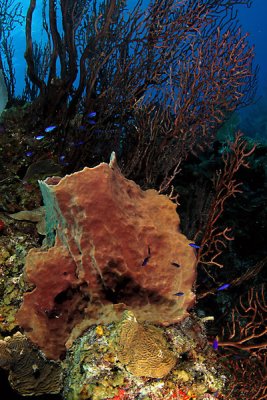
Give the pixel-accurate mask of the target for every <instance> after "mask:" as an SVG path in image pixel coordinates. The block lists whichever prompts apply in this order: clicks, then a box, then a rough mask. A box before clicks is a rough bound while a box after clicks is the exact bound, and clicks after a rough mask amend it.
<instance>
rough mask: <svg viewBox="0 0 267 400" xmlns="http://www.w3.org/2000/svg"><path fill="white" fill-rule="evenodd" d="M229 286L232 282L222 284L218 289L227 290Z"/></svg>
mask: <svg viewBox="0 0 267 400" xmlns="http://www.w3.org/2000/svg"><path fill="white" fill-rule="evenodd" d="M229 286H230V283H225V284H224V285H222V286H220V287H218V289H217V290H225V289H228V288H229Z"/></svg>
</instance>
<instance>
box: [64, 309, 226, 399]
mask: <svg viewBox="0 0 267 400" xmlns="http://www.w3.org/2000/svg"><path fill="white" fill-rule="evenodd" d="M127 317H128V320H130V325H128V328H129V330H128V332H129V336H130V337H131V336H133V335H134V333H135V331H136V326H135V324H136V322H135V321H134V318H135V316H134V315H133V314H132V312H126V314H125V315H124V316H123V318H122V320H121V321H120V322H118V323H112V324H109V325H105V326H103V325H98V326H92V327H91V328H89V330H88V331H87V332H86V333H85V334H84V335H83V336H81V337H80V338H78V339H77V340H76V341H75V342H74V344H73V346H72V348H71V349H70V350H68V351H67V357H66V359H65V361H64V368H65V370H66V371H67V372H66V375H65V379H64V393H63V397H64V399H65V400H85V399H88V398H90V399H91V400H104V399H105V400H107V399H110V400H111V399H114V400H115V399H116V400H119V399H123V400H156V399H157V400H159V399H164V400H167V399H180V400H181V399H183V400H189V399H190V400H191V399H198V400H200V399H205V398H209V399H215V397H216V399H219V398H221V394H222V391H223V390H224V387H225V383H226V380H227V378H226V376H225V374H224V370H223V369H222V368H221V367H220V366H219V365H218V363H217V359H216V355H215V354H214V352H213V351H212V349H211V347H210V346H209V345H208V343H207V340H206V338H205V330H204V327H203V324H202V322H201V321H200V320H197V319H196V318H194V317H187V318H186V319H185V320H184V321H182V322H181V323H179V324H176V325H175V326H171V327H168V328H166V327H158V328H155V327H151V328H155V329H157V334H156V336H157V337H158V338H159V340H160V342H161V343H162V338H163V337H165V338H166V339H164V345H163V348H164V350H163V351H164V352H165V349H166V347H165V346H166V344H168V346H169V348H170V350H168V351H169V352H172V354H175V355H176V357H177V363H176V365H174V366H173V368H172V369H171V370H169V373H168V374H166V375H165V376H164V377H163V376H161V377H160V378H159V377H157V378H156V377H155V378H149V377H145V376H144V375H143V376H136V374H135V373H132V371H130V369H129V364H128V365H125V362H124V360H122V359H121V349H120V348H118V347H117V345H114V343H115V344H116V342H117V340H118V336H119V337H120V335H121V329H122V327H123V325H125V323H127ZM132 322H134V323H132ZM192 327H194V329H193V331H194V335H193V336H192ZM139 329H140V327H139ZM146 333H147V334H148V333H149V329H148V330H147V331H146ZM150 334H151V340H152V337H153V335H154V339H156V338H155V332H154V331H153V330H152V329H151V330H150ZM140 341H142V337H141V336H140ZM155 343H157V340H156V341H154V343H153V345H154V346H155ZM127 344H128V343H127V341H126V343H125V346H126V345H127ZM157 344H158V349H159V347H160V346H161V344H160V343H157ZM136 345H137V347H138V346H139V345H138V343H137V344H136ZM149 345H150V344H149ZM139 348H141V346H140V347H139ZM181 349H183V350H184V352H183V353H182V354H181V353H179V352H178V351H180V350H181ZM131 350H132V352H134V351H135V350H134V349H133V348H131ZM125 352H126V353H127V349H126V348H125ZM140 355H141V354H140ZM151 355H152V353H150V352H149V351H148V350H147V349H145V348H143V355H141V356H142V357H143V360H144V358H145V357H146V356H148V358H147V360H146V361H145V362H144V364H143V368H144V369H143V371H144V372H145V369H146V368H147V366H148V364H149V362H152V364H153V363H154V357H152V358H151ZM154 356H155V354H154ZM160 363H161V361H159V368H160ZM137 364H138V361H137ZM152 371H154V368H152ZM134 372H135V371H134ZM213 394H214V397H213Z"/></svg>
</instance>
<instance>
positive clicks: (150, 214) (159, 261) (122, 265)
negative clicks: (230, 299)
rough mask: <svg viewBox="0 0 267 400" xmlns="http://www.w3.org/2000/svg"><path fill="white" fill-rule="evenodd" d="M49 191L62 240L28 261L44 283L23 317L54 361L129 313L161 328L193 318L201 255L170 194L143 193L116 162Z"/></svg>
mask: <svg viewBox="0 0 267 400" xmlns="http://www.w3.org/2000/svg"><path fill="white" fill-rule="evenodd" d="M40 186H41V190H42V194H43V198H44V203H45V207H46V230H47V240H48V243H49V241H50V242H51V241H52V238H53V235H54V231H56V240H55V244H54V246H53V247H51V248H49V249H48V250H40V249H32V250H31V251H30V252H29V254H28V256H27V259H26V268H25V272H26V280H27V282H28V283H30V284H33V285H34V286H35V287H34V289H33V290H32V291H31V292H27V293H25V295H24V301H23V304H22V306H21V309H20V310H19V312H18V314H17V321H18V323H19V324H20V325H21V326H22V327H23V328H24V330H25V333H26V335H27V336H28V338H30V339H31V340H32V341H33V342H34V343H36V344H37V345H39V347H40V348H41V349H42V350H43V351H44V352H45V354H46V356H48V357H49V358H52V359H58V358H59V357H61V356H62V355H63V354H64V350H65V344H66V342H68V346H70V345H71V343H72V340H73V339H74V338H75V337H78V336H79V335H80V334H81V333H82V331H83V330H84V329H85V328H86V327H88V326H91V325H92V324H95V323H97V324H99V323H109V322H112V321H114V320H118V319H119V318H120V313H119V312H118V311H120V310H123V309H126V308H127V309H128V310H130V311H133V312H134V313H135V315H136V317H137V319H138V320H139V321H140V322H142V321H147V322H152V323H156V324H161V325H169V324H172V323H175V322H178V321H181V320H183V319H184V318H185V317H186V316H187V315H188V309H189V308H190V307H191V306H192V305H193V304H194V299H195V295H194V293H193V292H192V286H193V283H194V281H195V275H196V271H195V259H196V258H195V253H194V249H192V248H191V247H190V246H189V240H188V239H187V238H186V237H185V236H184V235H182V234H181V233H180V231H179V222H180V221H179V217H178V215H177V213H176V205H175V204H173V203H172V202H171V201H170V200H169V199H168V197H166V196H164V195H159V194H158V193H157V192H156V191H155V190H146V191H142V190H141V188H140V187H139V186H138V185H136V184H135V183H134V182H133V181H130V180H127V179H125V178H124V177H123V175H122V174H121V172H120V171H119V169H118V168H117V167H116V164H115V162H114V160H113V161H112V162H111V163H110V164H109V165H108V164H105V163H102V164H100V165H98V166H97V167H95V168H84V169H83V170H82V171H80V172H76V173H74V174H72V175H70V176H66V177H64V178H62V179H60V178H51V179H50V178H48V179H47V180H46V181H42V182H40ZM178 265H179V267H177V266H178ZM177 292H179V293H181V296H179V297H178V296H175V293H177Z"/></svg>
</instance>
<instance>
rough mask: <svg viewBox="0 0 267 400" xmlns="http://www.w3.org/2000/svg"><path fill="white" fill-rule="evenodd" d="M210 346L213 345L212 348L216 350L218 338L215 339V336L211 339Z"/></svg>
mask: <svg viewBox="0 0 267 400" xmlns="http://www.w3.org/2000/svg"><path fill="white" fill-rule="evenodd" d="M212 347H213V349H214V350H218V348H219V342H218V339H217V338H215V339H214V340H213V342H212Z"/></svg>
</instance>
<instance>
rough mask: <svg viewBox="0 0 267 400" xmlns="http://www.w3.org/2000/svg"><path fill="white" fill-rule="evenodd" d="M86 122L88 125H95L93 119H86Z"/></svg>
mask: <svg viewBox="0 0 267 400" xmlns="http://www.w3.org/2000/svg"><path fill="white" fill-rule="evenodd" d="M88 124H90V125H95V124H96V122H95V121H94V120H93V119H88Z"/></svg>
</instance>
